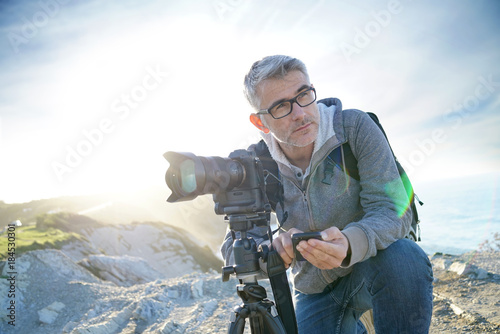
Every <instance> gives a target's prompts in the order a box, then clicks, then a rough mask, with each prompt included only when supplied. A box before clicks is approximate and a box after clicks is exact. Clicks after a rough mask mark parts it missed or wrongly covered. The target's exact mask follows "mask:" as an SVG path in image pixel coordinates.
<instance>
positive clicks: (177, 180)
mask: <svg viewBox="0 0 500 334" xmlns="http://www.w3.org/2000/svg"><path fill="white" fill-rule="evenodd" d="M163 156H164V157H165V159H167V161H168V162H169V163H170V167H169V168H168V170H167V173H166V174H165V181H166V182H167V185H168V187H169V188H170V190H172V195H170V197H169V198H168V199H167V201H168V202H170V203H173V202H180V201H188V200H192V199H194V198H196V197H197V196H199V195H205V194H217V193H220V192H224V191H228V190H231V189H233V188H235V187H238V186H239V185H241V184H242V183H243V182H244V180H245V168H244V167H243V165H242V164H241V163H240V162H239V161H237V160H234V159H230V158H222V157H201V156H196V155H194V154H193V153H189V152H172V151H170V152H166V153H165V154H164V155H163Z"/></svg>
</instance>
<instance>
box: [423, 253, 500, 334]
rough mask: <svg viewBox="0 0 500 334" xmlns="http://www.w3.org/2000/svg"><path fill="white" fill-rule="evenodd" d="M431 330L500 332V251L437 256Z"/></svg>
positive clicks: (441, 332) (442, 332) (433, 331)
mask: <svg viewBox="0 0 500 334" xmlns="http://www.w3.org/2000/svg"><path fill="white" fill-rule="evenodd" d="M432 262H433V267H434V277H435V282H434V312H433V319H432V326H431V331H430V333H431V334H432V333H435V334H438V333H439V334H448V333H449V334H455V333H500V253H499V252H471V253H467V254H464V255H462V256H459V257H455V256H449V255H440V254H437V255H434V256H433V258H432Z"/></svg>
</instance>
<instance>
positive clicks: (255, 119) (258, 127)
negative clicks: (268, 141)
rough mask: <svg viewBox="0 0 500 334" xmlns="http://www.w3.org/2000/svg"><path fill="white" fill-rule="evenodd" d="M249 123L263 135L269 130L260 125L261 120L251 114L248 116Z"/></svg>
mask: <svg viewBox="0 0 500 334" xmlns="http://www.w3.org/2000/svg"><path fill="white" fill-rule="evenodd" d="M250 122H252V124H253V125H255V127H256V128H257V129H259V130H260V131H262V132H264V133H269V132H270V131H269V129H268V128H267V127H266V126H265V125H264V124H263V123H262V120H261V119H260V117H259V116H258V115H257V114H251V115H250Z"/></svg>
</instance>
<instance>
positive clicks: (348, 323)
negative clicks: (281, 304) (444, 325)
mask: <svg viewBox="0 0 500 334" xmlns="http://www.w3.org/2000/svg"><path fill="white" fill-rule="evenodd" d="M432 281H433V275H432V266H431V264H430V261H429V258H428V257H427V255H426V254H425V252H424V251H423V250H422V249H421V248H420V247H419V246H418V245H417V244H416V243H415V242H413V241H410V240H408V239H402V240H398V241H396V242H394V243H393V244H392V245H390V246H389V247H388V248H387V249H385V250H380V251H378V253H377V255H376V256H374V257H372V258H370V259H368V260H365V261H363V262H360V263H357V264H355V265H354V266H353V270H352V272H351V273H350V274H349V275H347V276H345V277H342V278H339V279H337V280H336V281H335V282H333V283H332V284H330V285H329V286H327V287H326V288H325V290H324V291H323V292H322V293H318V294H309V295H307V294H303V293H301V292H299V291H296V290H295V291H294V304H295V310H296V315H297V324H298V328H299V333H300V334H307V333H321V334H327V333H349V334H352V333H364V327H363V325H362V324H361V323H360V322H359V317H360V316H361V315H362V314H363V313H364V312H365V311H367V310H369V309H373V320H374V325H375V330H376V332H377V333H383V334H388V333H397V334H405V333H428V332H429V326H430V323H431V316H432Z"/></svg>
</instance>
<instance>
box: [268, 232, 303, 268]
mask: <svg viewBox="0 0 500 334" xmlns="http://www.w3.org/2000/svg"><path fill="white" fill-rule="evenodd" d="M295 233H302V231H301V230H298V229H296V228H291V229H290V230H289V231H288V232H286V233H281V234H280V235H279V236H278V237H277V238H275V239H274V240H273V248H274V249H275V250H276V251H277V252H278V254H279V255H280V256H281V259H282V260H283V262H284V263H285V268H287V269H288V267H290V264H291V263H292V260H293V258H294V257H295V255H294V254H293V245H292V234H295Z"/></svg>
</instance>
